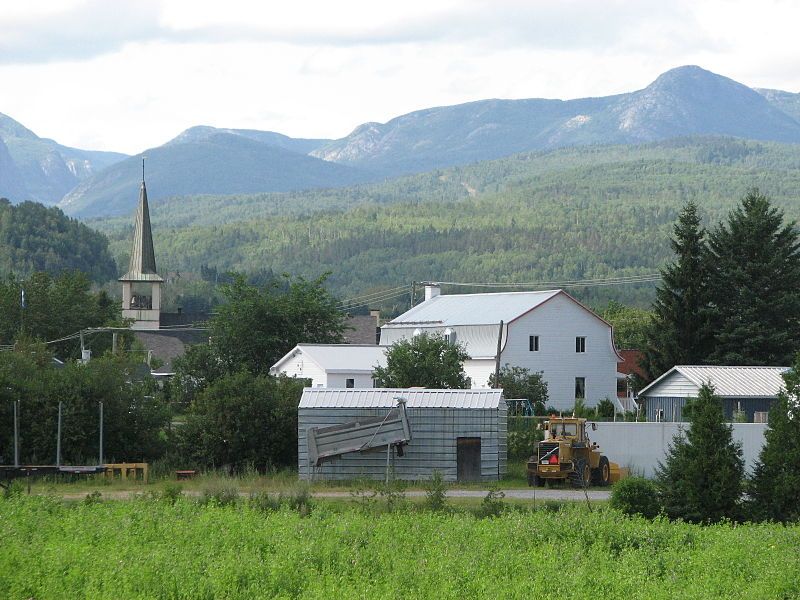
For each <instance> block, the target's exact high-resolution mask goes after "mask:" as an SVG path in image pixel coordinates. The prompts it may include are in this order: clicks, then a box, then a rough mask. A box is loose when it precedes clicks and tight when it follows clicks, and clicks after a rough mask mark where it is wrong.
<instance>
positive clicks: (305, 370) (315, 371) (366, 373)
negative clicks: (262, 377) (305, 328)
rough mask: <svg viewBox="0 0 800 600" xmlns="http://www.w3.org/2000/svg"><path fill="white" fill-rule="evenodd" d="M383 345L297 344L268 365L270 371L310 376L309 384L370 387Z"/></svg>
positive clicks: (381, 361)
mask: <svg viewBox="0 0 800 600" xmlns="http://www.w3.org/2000/svg"><path fill="white" fill-rule="evenodd" d="M376 366H382V367H385V366H386V348H383V347H381V346H374V345H357V344H298V345H297V346H295V347H294V348H293V349H292V350H291V351H289V353H287V354H286V355H285V356H284V357H283V358H281V359H280V360H279V361H278V362H276V363H275V364H274V365H273V366H272V368H271V369H270V373H271V374H272V375H281V374H283V375H287V376H288V377H297V378H298V379H310V380H311V387H315V388H316V387H330V388H371V387H374V382H373V379H372V372H373V371H374V369H375V367H376Z"/></svg>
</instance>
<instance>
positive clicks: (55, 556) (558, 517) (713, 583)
mask: <svg viewBox="0 0 800 600" xmlns="http://www.w3.org/2000/svg"><path fill="white" fill-rule="evenodd" d="M305 514H306V516H302V515H301V514H299V513H297V512H292V511H289V510H288V509H286V508H284V509H281V510H279V511H274V512H270V511H260V510H255V509H252V508H250V507H249V506H248V505H247V503H245V502H240V503H239V504H237V505H235V506H227V507H222V506H217V505H215V504H213V503H211V504H207V505H201V504H199V503H198V502H195V501H190V500H185V499H179V500H178V501H177V502H175V503H174V504H171V503H169V502H165V501H153V500H145V499H141V500H136V501H132V502H110V501H102V500H101V501H99V502H95V503H91V504H87V503H82V502H81V503H72V504H65V503H64V502H62V501H60V500H56V499H52V498H48V497H25V496H21V497H17V498H13V499H10V500H0V547H2V549H3V551H2V552H0V597H2V598H8V599H17V598H20V599H24V598H37V599H38V600H44V599H48V598H97V599H103V598H114V599H126V598H209V599H211V598H215V599H216V598H231V599H233V598H247V599H250V598H401V597H402V598H462V597H465V596H466V597H476V598H486V597H500V598H533V597H544V596H547V597H562V598H626V599H628V598H647V599H658V598H665V599H666V598H670V599H671V598H759V599H761V598H767V599H769V598H776V599H778V598H796V597H798V596H799V595H800V580H799V579H798V578H797V576H796V575H797V573H798V572H800V553H799V552H798V548H800V527H798V526H791V527H783V526H778V525H739V526H734V525H730V524H722V525H715V526H710V527H700V526H695V525H688V524H683V523H669V522H666V521H663V520H656V521H653V522H651V521H646V520H643V519H628V518H625V517H623V516H622V515H620V514H619V513H616V512H614V511H612V510H610V509H608V508H605V507H604V508H600V509H599V510H597V509H596V510H594V511H593V512H592V513H589V512H588V511H587V510H586V509H584V508H583V507H581V506H574V505H573V506H568V507H566V508H563V507H562V508H561V509H560V510H553V509H549V510H540V511H535V512H534V511H513V510H512V511H507V512H505V513H503V514H502V515H501V516H499V517H496V518H485V519H478V518H476V517H474V516H472V515H470V514H467V513H463V512H448V513H441V514H439V513H430V512H425V511H422V510H418V509H415V508H413V507H408V506H406V507H405V508H404V510H403V511H402V512H394V513H381V512H365V511H362V510H356V509H347V508H345V509H343V510H341V511H339V510H332V509H330V508H329V507H327V506H325V505H315V507H314V508H313V509H312V510H311V512H310V513H305Z"/></svg>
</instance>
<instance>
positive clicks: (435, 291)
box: [425, 283, 442, 301]
mask: <svg viewBox="0 0 800 600" xmlns="http://www.w3.org/2000/svg"><path fill="white" fill-rule="evenodd" d="M441 293H442V288H441V287H439V284H438V283H426V284H425V300H426V301H427V300H430V299H431V298H436V296H438V295H439V294H441Z"/></svg>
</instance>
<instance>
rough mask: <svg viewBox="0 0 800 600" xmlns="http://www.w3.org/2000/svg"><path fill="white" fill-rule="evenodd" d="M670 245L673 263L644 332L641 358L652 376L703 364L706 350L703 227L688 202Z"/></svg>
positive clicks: (663, 273)
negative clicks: (680, 366)
mask: <svg viewBox="0 0 800 600" xmlns="http://www.w3.org/2000/svg"><path fill="white" fill-rule="evenodd" d="M671 245H672V250H673V252H674V253H675V261H674V262H673V263H671V264H669V265H667V266H666V267H664V268H663V269H662V270H661V276H662V281H661V284H660V285H659V286H658V287H657V288H656V300H655V302H654V303H653V318H652V321H651V323H650V325H649V327H647V329H646V332H645V337H646V339H647V343H646V345H645V347H644V357H643V361H642V362H643V366H644V368H645V369H646V371H647V372H648V373H649V375H650V377H651V378H653V379H655V378H656V377H658V376H660V375H661V374H662V373H664V372H666V371H667V370H668V369H671V368H672V367H673V366H675V365H695V364H703V363H704V362H705V360H706V357H707V355H708V352H709V350H710V348H711V330H710V328H709V311H708V296H709V292H708V278H709V266H708V257H707V252H706V246H705V230H704V229H703V227H702V226H701V223H700V215H699V214H698V211H697V205H696V204H695V203H694V202H689V203H688V204H687V205H686V206H685V207H684V209H683V211H682V212H681V214H680V217H679V218H678V222H677V223H676V224H675V228H674V237H673V238H672V240H671Z"/></svg>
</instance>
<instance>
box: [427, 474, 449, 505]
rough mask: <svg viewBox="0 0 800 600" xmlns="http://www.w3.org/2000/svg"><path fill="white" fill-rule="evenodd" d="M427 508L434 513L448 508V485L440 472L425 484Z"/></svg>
mask: <svg viewBox="0 0 800 600" xmlns="http://www.w3.org/2000/svg"><path fill="white" fill-rule="evenodd" d="M424 487H425V508H427V509H428V510H432V511H434V512H439V511H443V510H445V509H446V508H447V484H446V483H445V481H444V478H443V477H442V474H441V473H440V472H439V471H434V472H433V475H432V476H431V478H430V479H429V480H428V481H426V482H425V486H424Z"/></svg>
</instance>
